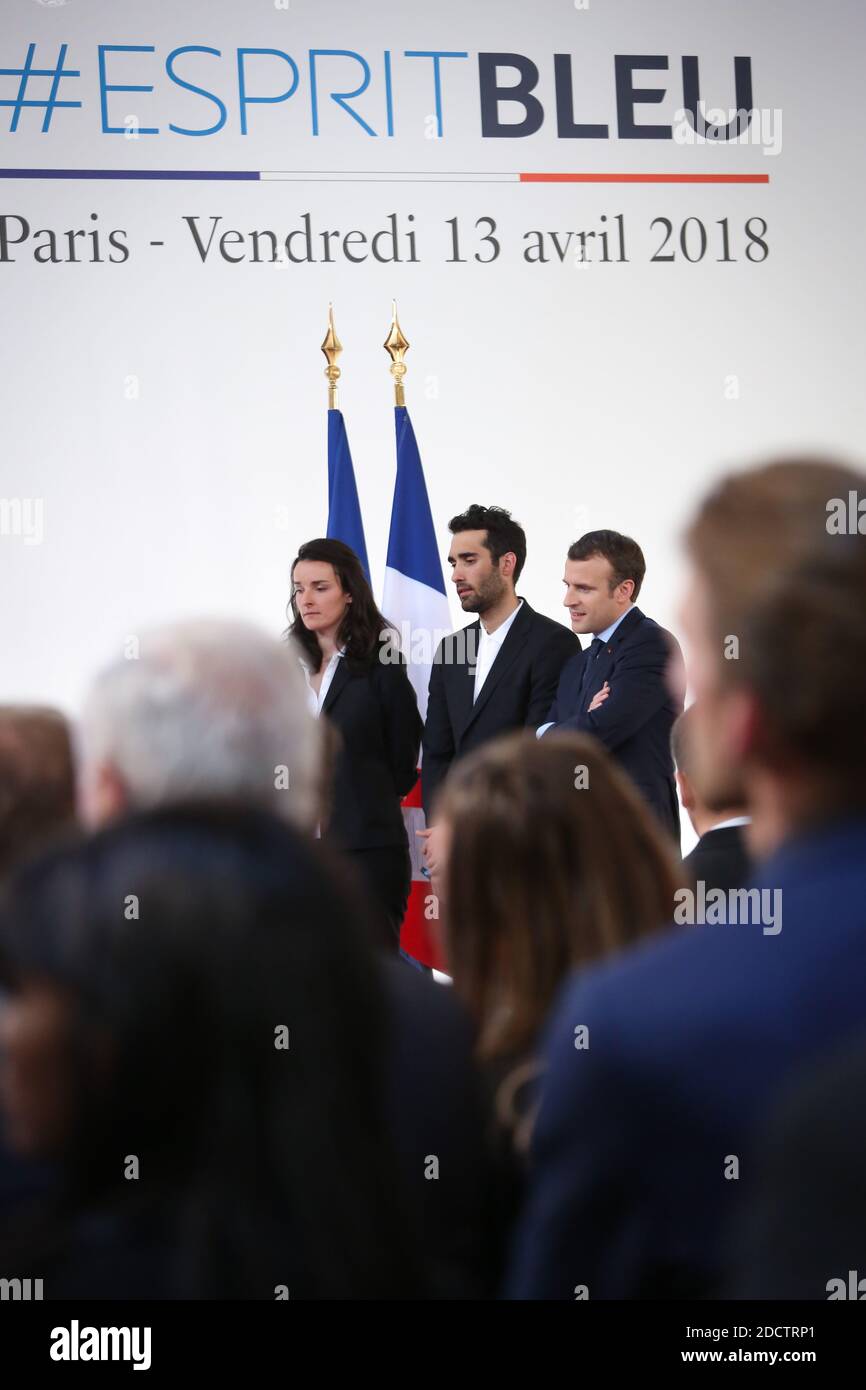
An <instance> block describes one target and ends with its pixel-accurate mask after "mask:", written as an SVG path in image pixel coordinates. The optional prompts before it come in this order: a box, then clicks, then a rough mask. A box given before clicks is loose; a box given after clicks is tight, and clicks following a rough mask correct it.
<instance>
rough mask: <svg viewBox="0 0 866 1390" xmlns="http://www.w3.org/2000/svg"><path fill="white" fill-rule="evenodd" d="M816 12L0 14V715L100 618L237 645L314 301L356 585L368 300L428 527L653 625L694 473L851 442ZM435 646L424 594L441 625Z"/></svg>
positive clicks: (283, 570) (272, 555) (383, 432)
mask: <svg viewBox="0 0 866 1390" xmlns="http://www.w3.org/2000/svg"><path fill="white" fill-rule="evenodd" d="M864 30H866V20H864V12H863V9H862V6H861V5H860V4H859V3H858V0H827V3H824V4H822V5H815V4H810V3H805V0H796V2H795V3H791V0H763V3H760V4H756V3H755V0H729V3H726V4H725V5H719V4H718V3H716V0H659V2H658V3H647V0H585V2H584V3H579V0H578V2H577V3H575V0H538V2H537V3H536V4H534V5H526V4H521V3H516V0H473V3H471V4H467V3H465V0H462V2H461V3H457V0H438V2H437V3H436V4H435V5H423V6H422V5H412V4H406V3H405V0H367V2H366V3H363V4H360V3H358V0H328V3H323V0H285V2H284V3H281V0H256V2H255V3H252V2H251V0H173V3H171V4H167V3H165V4H142V3H140V0H139V2H138V3H134V2H133V0H4V4H3V7H2V14H0V166H2V167H0V306H2V316H3V318H2V323H3V332H2V334H0V383H2V422H3V440H2V449H0V582H2V589H0V592H2V605H0V650H2V652H3V660H2V665H0V669H2V686H0V698H4V699H39V700H43V701H50V702H53V703H57V704H59V705H61V706H62V707H63V708H66V709H68V710H70V711H73V710H74V709H75V708H76V706H77V704H78V701H79V699H80V697H81V694H82V691H83V688H84V686H85V684H86V682H87V680H88V678H89V676H90V675H91V674H92V672H93V670H94V668H95V667H96V666H97V665H99V664H101V663H102V662H103V661H104V660H107V659H109V658H111V657H113V656H115V655H116V654H117V653H118V652H119V651H121V650H122V649H123V644H124V643H125V642H126V641H127V640H128V639H129V638H130V637H131V636H134V635H135V634H136V633H137V632H138V631H139V630H140V629H141V628H142V627H144V626H145V625H150V624H152V623H154V622H160V621H164V620H168V619H171V618H174V617H180V616H183V617H190V616H195V615H197V614H225V615H233V616H245V617H248V618H251V619H253V620H256V621H258V622H260V623H261V624H263V625H264V626H265V627H266V628H268V629H270V630H272V631H274V632H275V633H276V632H279V631H280V630H281V629H282V628H283V627H284V625H285V606H286V602H287V599H288V578H289V566H290V563H291V560H292V557H293V555H294V554H295V552H296V550H297V547H298V545H299V544H300V543H301V542H302V541H304V540H307V539H310V538H312V537H313V536H317V535H321V534H322V533H323V531H324V527H325V519H326V507H327V472H326V457H325V439H326V429H325V407H326V386H325V381H324V377H323V375H322V371H323V366H324V363H323V359H322V358H321V356H320V354H319V343H320V342H321V339H322V336H323V334H324V330H325V327H326V315H327V306H328V302H329V301H330V300H332V301H333V302H334V305H335V312H336V321H337V329H338V332H339V335H340V337H341V339H342V341H343V344H344V347H345V352H344V354H343V358H342V360H341V366H342V369H343V377H342V380H341V383H340V405H341V408H342V409H343V411H344V413H345V415H346V420H347V424H348V428H349V435H350V438H351V442H352V451H353V455H354V459H355V467H356V472H357V477H358V487H359V493H360V498H361V505H362V509H363V514H364V521H365V526H366V532H367V541H368V547H369V553H370V564H371V570H372V574H373V581H374V586H375V587H376V589H377V591H378V590H379V589H380V587H381V581H382V576H383V571H384V559H385V547H386V542H387V528H388V521H389V515H390V500H391V494H392V490H393V481H394V466H395V464H394V450H393V415H392V409H391V407H392V400H393V396H392V390H391V382H390V377H389V375H388V370H387V368H388V359H387V357H386V355H385V353H384V352H383V351H382V342H383V339H384V337H385V335H386V333H387V330H388V326H389V321H390V305H391V299H392V297H396V299H397V301H398V305H399V310H400V318H401V323H402V327H403V329H404V331H405V333H406V335H407V337H408V338H409V340H410V342H411V344H412V346H411V350H410V352H409V354H408V357H407V365H408V368H409V372H408V376H407V379H406V399H407V404H408V405H409V407H410V410H411V413H412V418H413V422H414V425H415V430H416V434H417V436H418V442H419V446H420V449H421V455H422V458H423V460H424V467H425V472H426V475H427V482H428V488H429V492H430V499H431V505H432V508H433V514H434V518H435V521H436V524H437V527H438V528H439V529H440V530H441V535H442V552H443V555H444V553H445V552H446V550H447V541H448V536H447V520H448V518H449V517H450V516H451V515H452V514H454V513H455V512H457V511H460V510H462V509H463V508H464V507H466V506H467V505H468V504H469V503H472V502H483V503H488V504H490V503H496V504H499V505H502V506H507V507H509V508H510V509H511V510H512V511H513V513H514V514H515V516H517V518H518V519H519V520H520V521H521V522H522V523H523V524H524V525H525V527H526V530H527V534H528V541H529V548H528V561H527V566H526V570H525V577H524V579H522V581H521V590H522V592H523V593H524V594H525V596H526V597H527V598H528V599H529V601H530V602H531V603H532V604H533V605H534V606H536V607H537V608H539V609H540V610H542V611H545V612H548V613H550V614H551V615H553V616H558V617H560V618H564V616H565V615H564V612H563V610H562V607H561V596H562V586H561V580H562V563H563V557H564V554H565V551H566V548H567V546H568V544H569V543H570V542H571V541H573V540H574V539H575V538H576V537H577V535H579V534H580V533H581V532H582V531H585V530H588V529H590V528H593V527H599V526H610V527H614V528H616V529H618V530H623V531H626V532H629V533H631V534H633V535H634V536H635V537H636V538H637V539H638V540H639V541H640V542H641V544H642V545H643V547H644V549H645V552H646V555H647V561H648V575H647V581H646V584H645V587H644V593H643V596H642V600H641V601H642V605H643V606H644V607H645V608H646V609H647V611H648V612H650V613H651V614H652V615H653V616H654V617H656V618H657V619H659V620H660V621H662V622H663V623H666V624H667V625H669V626H673V627H674V628H676V626H677V621H676V613H677V596H678V587H679V574H678V567H679V560H678V546H677V537H678V533H679V530H680V528H681V526H682V523H683V520H684V518H685V516H686V514H687V512H688V510H689V509H690V507H691V506H692V505H693V503H694V501H695V498H696V496H697V495H698V494H699V493H700V492H702V491H703V490H704V489H705V487H706V486H707V484H708V483H709V482H710V481H711V479H712V478H713V477H714V476H716V475H717V473H718V472H719V470H720V469H722V468H724V467H726V466H728V465H729V464H730V463H731V462H741V461H745V460H746V459H749V458H751V457H754V456H756V455H760V454H763V453H765V452H767V451H773V452H776V451H779V450H782V449H786V448H789V447H792V446H793V447H808V446H823V447H830V448H833V449H836V450H839V451H843V452H849V453H854V454H859V453H860V452H861V449H862V440H863V391H862V384H861V383H862V374H863V366H864V362H863V350H862V299H861V297H860V295H859V294H858V292H857V289H856V287H857V285H858V283H861V282H862V244H861V243H862V239H861V235H860V234H861V230H862V226H863V212H864V195H863V186H862V180H860V178H859V171H860V169H861V167H862V115H861V112H860V109H859V108H860V104H861V103H860V92H861V88H862V74H861V71H860V69H861V65H862V52H863V38H864ZM452 612H453V614H454V617H455V621H456V620H457V618H458V615H459V610H458V609H457V607H456V605H454V604H453V600H452Z"/></svg>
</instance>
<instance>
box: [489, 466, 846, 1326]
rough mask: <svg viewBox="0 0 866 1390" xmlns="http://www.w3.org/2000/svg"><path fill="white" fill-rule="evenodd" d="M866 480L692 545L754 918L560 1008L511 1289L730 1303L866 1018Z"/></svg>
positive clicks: (710, 698) (699, 734)
mask: <svg viewBox="0 0 866 1390" xmlns="http://www.w3.org/2000/svg"><path fill="white" fill-rule="evenodd" d="M864 486H866V477H864V476H863V475H862V474H859V473H856V472H854V471H853V470H851V469H847V468H843V467H841V466H839V465H836V464H832V465H831V464H829V463H821V462H817V461H802V462H800V461H791V462H782V463H777V464H771V465H768V466H767V467H764V468H759V469H755V470H752V471H749V472H745V473H740V474H734V475H731V476H730V477H728V478H727V479H725V480H724V482H723V483H722V484H721V485H720V486H719V487H718V488H717V489H716V490H715V491H714V492H713V493H712V494H711V495H710V496H709V498H708V499H707V500H706V501H705V502H704V504H703V506H702V507H701V509H700V511H699V513H698V515H697V517H696V519H695V521H694V522H693V524H692V526H691V527H690V529H689V533H688V546H689V553H690V558H691V561H692V566H693V577H692V581H691V584H690V586H689V589H688V602H687V604H686V605H684V608H683V624H684V628H685V629H686V631H687V636H688V639H689V646H690V665H689V675H690V679H691V682H692V685H693V688H694V691H695V697H696V698H695V704H694V710H695V754H696V760H697V764H698V767H699V776H700V780H701V783H702V785H704V786H706V787H708V788H710V787H711V788H712V789H713V793H714V795H716V796H717V797H719V799H722V798H723V797H724V796H725V795H729V794H730V792H729V791H728V792H726V788H732V787H734V786H738V785H739V786H742V787H743V789H744V791H745V794H746V799H747V802H748V805H749V807H750V810H751V814H752V827H751V834H750V840H751V843H752V844H753V846H754V847H755V853H756V855H757V856H759V857H760V859H761V861H762V862H761V867H760V869H759V871H758V874H757V876H756V879H755V881H754V882H755V887H753V888H752V889H750V890H749V893H750V897H749V900H748V908H747V909H746V910H745V911H744V910H743V909H744V907H745V904H744V903H743V902H742V899H743V897H744V896H746V895H745V894H743V893H742V890H741V892H740V894H738V895H736V897H735V896H734V895H733V894H728V895H723V896H724V897H725V898H726V899H727V908H726V915H724V916H722V917H721V919H720V918H719V917H718V916H714V917H713V918H711V917H710V914H709V913H707V914H706V916H705V917H702V916H697V915H696V916H695V917H693V919H692V921H693V923H694V924H693V925H689V926H686V927H685V928H683V929H681V930H679V931H671V932H668V933H666V934H664V935H662V936H659V937H656V938H654V939H653V940H652V941H651V942H648V943H647V944H646V945H642V946H640V947H638V948H636V949H635V950H634V951H630V952H628V953H627V954H626V955H624V956H622V957H620V959H618V960H613V961H611V962H609V963H607V964H605V965H603V966H601V967H599V968H597V969H594V970H587V971H585V972H584V973H583V974H582V975H581V976H580V977H577V978H575V979H574V980H573V982H572V983H571V984H570V985H569V986H567V987H566V990H565V991H564V993H563V994H562V995H561V996H560V1001H559V1004H558V1006H557V1009H556V1011H555V1014H554V1017H553V1020H552V1023H551V1026H550V1029H549V1033H548V1039H547V1044H546V1047H545V1049H544V1056H543V1060H544V1064H545V1078H546V1080H545V1089H544V1093H543V1096H542V1101H541V1107H540V1111H539V1116H538V1121H537V1125H536V1130H535V1135H534V1141H533V1142H534V1165H533V1169H532V1178H531V1184H530V1189H531V1190H530V1195H529V1200H528V1203H527V1207H526V1210H525V1213H524V1218H523V1221H522V1223H521V1229H520V1231H519V1233H518V1237H517V1241H516V1245H515V1254H514V1260H513V1267H512V1271H511V1277H510V1281H509V1292H510V1294H511V1296H513V1297H518V1298H527V1297H528V1298H563V1299H569V1300H570V1299H573V1298H574V1297H575V1289H576V1288H580V1290H581V1293H579V1294H578V1296H584V1297H585V1296H587V1295H588V1296H589V1297H591V1298H593V1299H598V1298H635V1297H655V1298H665V1297H668V1298H672V1297H692V1298H694V1297H701V1296H706V1295H712V1294H713V1293H717V1292H718V1290H719V1289H720V1288H723V1287H725V1272H726V1271H725V1254H724V1251H725V1244H726V1241H727V1239H728V1235H729V1232H730V1231H731V1230H732V1229H733V1226H734V1223H735V1221H736V1219H737V1218H738V1217H739V1213H740V1205H741V1203H742V1199H743V1197H744V1196H748V1194H749V1188H750V1184H751V1183H752V1182H753V1181H754V1174H755V1171H756V1162H755V1159H756V1152H757V1148H758V1144H759V1139H760V1134H761V1130H762V1127H763V1125H764V1123H765V1121H766V1117H767V1115H768V1114H769V1113H770V1112H771V1110H772V1109H773V1107H774V1106H775V1105H776V1104H777V1103H778V1102H779V1100H780V1098H781V1097H782V1095H783V1094H784V1092H785V1091H786V1090H787V1089H788V1088H789V1087H790V1086H793V1085H795V1084H797V1082H798V1081H799V1079H800V1077H801V1075H802V1073H803V1072H804V1071H805V1069H806V1068H807V1067H809V1066H811V1065H812V1064H813V1063H817V1062H818V1061H819V1060H820V1058H821V1057H822V1056H825V1055H829V1053H830V1052H831V1051H832V1050H834V1049H836V1048H839V1047H842V1046H844V1045H845V1043H846V1042H848V1041H849V1040H850V1041H853V1040H854V1038H855V1037H857V1036H858V1035H859V1034H860V1033H861V1032H862V1030H863V1028H864V1026H866V991H864V989H863V980H864V978H866V740H864V738H863V736H862V720H863V709H864V708H866V612H864V608H863V602H862V596H863V593H864V592H866V546H864V542H863V540H862V538H861V537H859V536H856V535H852V536H832V535H828V533H827V527H826V517H827V505H828V499H833V498H837V497H841V498H844V497H847V496H848V495H849V492H851V491H859V492H860V493H861V495H862V493H863V490H864ZM732 636H736V638H737V646H736V649H734V648H733V647H732V645H731V641H730V639H731V637H732ZM734 650H736V655H737V659H736V660H733V659H726V656H727V655H728V653H729V652H733V651H734ZM686 891H687V890H680V891H679V892H678V894H677V897H678V898H681V897H682V895H683V894H684V893H685V892H686ZM697 897H698V895H697V894H692V898H693V899H696V898H697ZM771 904H772V906H771ZM735 909H736V910H735ZM783 909H784V915H783ZM587 1044H588V1045H587ZM838 1272H839V1273H844V1271H838ZM827 1273H828V1277H829V1275H830V1274H835V1273H837V1271H835V1270H828V1272H827ZM773 1292H774V1291H773V1290H772V1289H769V1288H766V1289H765V1295H766V1294H767V1293H770V1294H772V1293H773Z"/></svg>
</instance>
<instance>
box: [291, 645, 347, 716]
mask: <svg viewBox="0 0 866 1390" xmlns="http://www.w3.org/2000/svg"><path fill="white" fill-rule="evenodd" d="M345 650H346V648H345V647H341V648H340V650H339V651H338V652H334V655H333V656H332V657H331V659H330V661H329V662H328V664H327V666H326V667H325V670H324V672H323V674H322V683H321V685H320V686H319V689H318V691H316V689H315V687H314V686H313V683H312V681H311V680H310V675H311V668H310V666H309V665H308V663H307V662H306V661H304V659H303V657H301V667H302V669H303V672H304V680H305V681H306V682H307V705H308V706H309V710H310V714H314V715H315V716H316V718H317V719H318V717H319V715H320V714H321V712H322V705H323V704H324V703H325V696H326V695H327V693H328V691H329V690H330V688H331V681H332V680H333V679H334V676H335V675H336V672H337V662H338V661H339V660H340V657H341V656H342V655H343V653H344V652H345Z"/></svg>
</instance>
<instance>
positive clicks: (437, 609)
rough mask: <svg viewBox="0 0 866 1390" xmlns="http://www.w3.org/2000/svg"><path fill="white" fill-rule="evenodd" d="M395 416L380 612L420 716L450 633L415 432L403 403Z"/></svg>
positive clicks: (436, 542)
mask: <svg viewBox="0 0 866 1390" xmlns="http://www.w3.org/2000/svg"><path fill="white" fill-rule="evenodd" d="M394 416H395V422H396V426H397V479H396V482H395V484H394V503H393V506H392V509H391V531H390V535H389V538H388V558H387V560H386V562H385V583H384V586H383V589H382V612H383V613H384V615H385V617H386V618H387V619H388V621H389V622H391V623H393V624H394V626H395V627H396V628H397V630H398V632H399V634H400V648H401V650H402V652H403V655H404V657H405V658H406V660H407V661H408V663H409V678H410V680H411V681H412V684H413V686H414V687H415V693H416V695H417V696H418V708H419V709H420V711H421V717H422V719H423V718H424V717H425V716H426V713H427V689H428V686H429V684H430V668H431V666H432V665H433V656H434V655H435V652H436V647H437V646H438V644H439V642H440V641H441V640H442V638H443V637H444V636H445V634H446V633H448V632H450V631H451V615H450V612H449V609H448V598H447V595H446V593H445V580H444V578H443V576H442V563H441V561H440V559H439V544H438V541H437V537H436V529H435V527H434V525H433V516H432V514H431V511H430V501H429V499H428V497H427V485H426V483H425V481H424V470H423V468H422V467H421V458H420V455H419V453H418V445H417V443H416V442H415V432H414V430H413V429H412V422H411V420H410V419H409V415H408V413H407V411H406V408H405V406H396V407H395V409H394Z"/></svg>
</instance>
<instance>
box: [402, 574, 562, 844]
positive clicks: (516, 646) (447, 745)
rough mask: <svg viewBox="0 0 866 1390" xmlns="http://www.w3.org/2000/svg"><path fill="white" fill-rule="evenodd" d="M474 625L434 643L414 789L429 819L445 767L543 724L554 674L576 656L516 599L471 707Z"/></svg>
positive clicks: (549, 624) (557, 626) (477, 625)
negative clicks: (418, 781)
mask: <svg viewBox="0 0 866 1390" xmlns="http://www.w3.org/2000/svg"><path fill="white" fill-rule="evenodd" d="M480 631H481V621H480V619H478V620H477V621H476V622H474V623H470V624H469V625H468V626H467V627H464V628H461V629H460V630H459V631H457V632H452V633H451V634H450V635H449V636H448V637H444V638H443V639H442V641H441V642H440V643H439V646H438V648H437V651H436V656H435V658H434V661H433V669H432V671H431V673H430V692H429V699H428V704H427V722H426V724H425V727H424V757H423V761H422V764H421V790H422V795H423V800H424V811H425V813H426V814H427V816H428V817H429V815H430V810H431V807H432V805H433V800H434V797H435V795H436V792H437V791H438V789H439V787H440V785H441V783H442V782H443V781H444V779H445V776H446V774H447V772H448V769H449V768H450V767H451V764H452V763H453V762H455V761H456V760H457V759H458V758H462V757H463V756H464V755H465V754H466V753H469V752H470V751H471V750H472V749H473V748H478V747H479V746H480V745H481V744H482V743H486V742H487V741H488V739H491V738H495V737H496V735H497V734H504V733H507V732H509V731H510V730H512V729H522V728H524V727H529V728H533V729H536V728H538V726H539V724H541V723H543V721H544V717H545V715H546V713H547V711H548V709H549V708H550V702H551V700H552V699H553V696H554V692H555V691H556V683H557V681H558V679H559V673H560V671H561V670H562V668H563V666H564V665H565V663H566V662H567V661H568V660H569V658H570V657H572V656H574V655H575V654H577V656H578V657H580V646H579V643H578V641H577V638H576V637H575V636H574V634H573V633H572V632H571V631H570V630H569V629H568V628H566V627H563V625H562V623H555V622H554V621H553V620H552V619H551V618H545V617H544V616H543V614H541V613H536V612H535V610H534V609H532V608H530V606H529V604H528V603H527V602H526V600H525V599H524V601H523V607H522V608H521V610H520V612H519V613H518V614H517V617H516V618H515V619H514V622H513V623H512V624H511V627H510V628H509V630H508V633H507V634H506V637H505V641H504V642H503V643H502V646H501V647H500V649H499V651H498V652H497V654H496V659H495V661H494V662H493V665H492V666H491V667H490V670H489V671H488V673H487V679H486V680H485V682H484V684H483V686H482V687H481V692H480V694H479V696H478V699H477V700H476V701H475V703H474V704H473V703H472V697H473V694H474V692H475V666H474V662H473V659H474V658H475V657H476V656H477V653H478V639H479V634H480Z"/></svg>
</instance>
